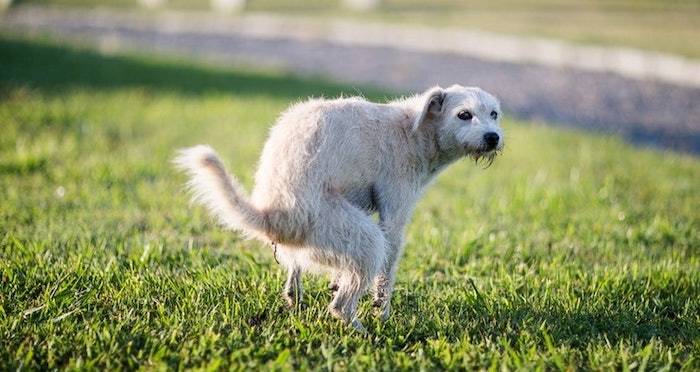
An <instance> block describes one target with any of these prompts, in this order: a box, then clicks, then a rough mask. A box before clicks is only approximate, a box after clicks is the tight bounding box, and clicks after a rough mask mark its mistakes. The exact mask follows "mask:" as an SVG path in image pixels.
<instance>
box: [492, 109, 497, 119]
mask: <svg viewBox="0 0 700 372" xmlns="http://www.w3.org/2000/svg"><path fill="white" fill-rule="evenodd" d="M491 119H493V120H496V119H498V113H497V112H496V111H491Z"/></svg>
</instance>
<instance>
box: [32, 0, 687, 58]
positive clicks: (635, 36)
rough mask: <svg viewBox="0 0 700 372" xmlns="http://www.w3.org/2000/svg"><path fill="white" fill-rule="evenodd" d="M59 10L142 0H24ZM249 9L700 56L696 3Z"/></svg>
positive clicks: (287, 0) (179, 2) (317, 2)
mask: <svg viewBox="0 0 700 372" xmlns="http://www.w3.org/2000/svg"><path fill="white" fill-rule="evenodd" d="M21 3H31V4H49V5H59V6H94V5H107V6H115V7H133V6H135V5H136V4H137V1H136V0H22V1H21ZM208 4H209V2H208V1H200V0H168V3H167V7H169V8H180V9H192V8H194V9H207V8H208ZM247 9H248V10H251V11H272V12H280V13H294V14H301V15H312V16H316V17H318V18H322V17H327V16H340V17H351V18H356V19H362V20H366V19H373V20H377V21H389V22H398V23H414V24H427V25H433V26H451V27H463V28H469V29H479V30H484V31H491V32H500V33H509V34H514V35H523V36H540V37H548V38H555V39H563V40H567V41H571V42H575V43H581V44H592V45H605V46H609V45H619V46H630V47H636V48H642V49H648V50H653V51H661V52H668V53H676V54H681V55H685V56H688V57H692V58H700V26H698V24H699V23H698V19H700V2H699V1H697V0H674V1H663V0H566V1H562V0H496V1H494V0H458V1H454V0H437V1H426V0H382V5H381V6H380V7H379V8H378V9H377V10H376V11H372V12H368V13H353V12H350V11H347V10H343V9H342V7H341V6H340V1H324V0H250V1H249V4H248V7H247Z"/></svg>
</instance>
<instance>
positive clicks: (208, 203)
mask: <svg viewBox="0 0 700 372" xmlns="http://www.w3.org/2000/svg"><path fill="white" fill-rule="evenodd" d="M174 163H175V165H176V166H177V167H178V168H179V169H181V170H183V171H185V172H186V173H187V175H188V176H189V182H188V186H189V188H190V191H191V192H192V194H193V198H194V200H195V201H197V202H199V203H201V204H202V205H204V206H205V207H206V208H207V209H208V210H209V211H210V212H211V213H212V214H213V215H214V216H216V217H217V218H218V219H219V220H220V221H221V222H222V223H223V224H224V225H225V226H227V227H229V228H232V229H235V230H239V231H241V232H243V233H245V234H246V235H247V236H249V237H255V238H259V239H266V236H267V234H266V232H267V231H269V226H267V225H268V223H267V222H266V220H265V216H264V215H263V213H261V212H260V211H258V210H257V209H255V207H253V205H252V204H251V203H250V201H249V199H248V198H247V196H246V195H245V193H244V192H243V190H242V188H241V186H240V185H239V184H238V182H236V180H235V179H233V178H232V177H231V176H229V174H228V173H227V172H226V169H225V168H224V165H223V164H222V162H221V160H219V157H218V156H217V155H216V152H215V151H214V150H213V149H212V148H211V147H209V146H206V145H199V146H195V147H190V148H187V149H183V150H180V151H179V152H178V155H177V157H176V158H175V160H174Z"/></svg>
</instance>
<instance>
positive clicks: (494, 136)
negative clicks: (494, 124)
mask: <svg viewBox="0 0 700 372" xmlns="http://www.w3.org/2000/svg"><path fill="white" fill-rule="evenodd" d="M498 138H499V137H498V133H496V132H488V133H486V134H484V142H485V143H486V147H487V148H488V149H489V150H492V149H494V148H496V146H497V145H498Z"/></svg>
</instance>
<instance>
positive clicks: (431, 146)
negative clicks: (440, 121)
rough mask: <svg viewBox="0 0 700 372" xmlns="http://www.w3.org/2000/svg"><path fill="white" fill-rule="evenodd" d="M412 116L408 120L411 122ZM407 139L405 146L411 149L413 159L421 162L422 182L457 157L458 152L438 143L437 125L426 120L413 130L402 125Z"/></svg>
mask: <svg viewBox="0 0 700 372" xmlns="http://www.w3.org/2000/svg"><path fill="white" fill-rule="evenodd" d="M412 119H413V118H411V120H410V122H411V123H412V122H413V121H412ZM402 127H403V130H404V131H405V132H406V136H405V138H407V139H408V141H409V143H407V147H408V148H410V149H412V153H413V156H414V160H415V161H417V162H418V163H419V164H421V167H420V173H421V174H420V175H419V176H420V178H421V179H423V180H424V183H428V182H430V180H431V179H433V178H434V177H435V176H437V175H438V174H439V173H440V172H441V171H442V170H444V169H445V168H446V167H447V166H448V165H450V164H451V163H453V162H454V161H455V160H457V159H458V158H459V154H456V153H453V152H452V151H449V150H447V149H444V148H443V147H442V146H441V145H440V141H439V137H438V133H437V130H436V128H437V126H436V125H434V123H432V122H430V121H428V122H425V123H423V125H420V126H419V127H418V128H417V129H416V130H415V131H413V130H412V128H411V127H410V126H407V125H403V126H402Z"/></svg>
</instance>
